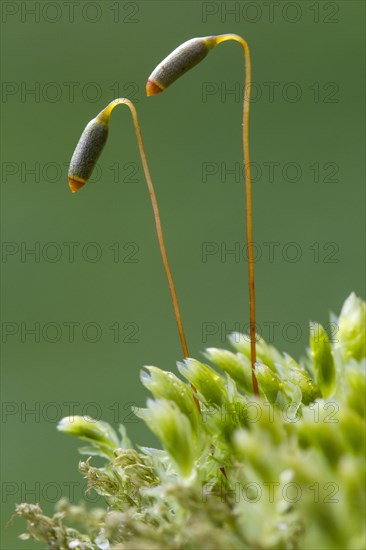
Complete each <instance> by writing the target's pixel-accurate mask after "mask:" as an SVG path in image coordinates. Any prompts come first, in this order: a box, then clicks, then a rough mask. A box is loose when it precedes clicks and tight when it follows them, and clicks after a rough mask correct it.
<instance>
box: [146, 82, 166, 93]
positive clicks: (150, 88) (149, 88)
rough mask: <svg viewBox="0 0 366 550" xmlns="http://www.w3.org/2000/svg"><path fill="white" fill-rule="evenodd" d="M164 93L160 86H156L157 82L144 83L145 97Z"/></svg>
mask: <svg viewBox="0 0 366 550" xmlns="http://www.w3.org/2000/svg"><path fill="white" fill-rule="evenodd" d="M163 91H164V88H163V87H162V86H161V84H158V83H157V82H154V81H153V80H148V81H147V82H146V95H147V96H151V95H156V94H160V93H161V92H163Z"/></svg>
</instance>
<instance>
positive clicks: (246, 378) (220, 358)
mask: <svg viewBox="0 0 366 550" xmlns="http://www.w3.org/2000/svg"><path fill="white" fill-rule="evenodd" d="M205 356H206V357H207V359H209V360H210V361H212V362H213V363H214V364H215V365H217V366H218V367H219V368H220V369H221V370H223V371H224V372H226V373H227V374H228V375H229V376H230V377H231V378H232V379H233V380H235V382H236V383H237V384H238V385H239V386H240V388H241V389H243V390H244V391H245V392H247V393H250V394H252V393H253V382H252V371H251V364H250V360H249V359H248V357H246V356H245V355H242V354H241V353H232V352H231V351H227V350H224V349H218V348H208V349H207V350H206V352H205Z"/></svg>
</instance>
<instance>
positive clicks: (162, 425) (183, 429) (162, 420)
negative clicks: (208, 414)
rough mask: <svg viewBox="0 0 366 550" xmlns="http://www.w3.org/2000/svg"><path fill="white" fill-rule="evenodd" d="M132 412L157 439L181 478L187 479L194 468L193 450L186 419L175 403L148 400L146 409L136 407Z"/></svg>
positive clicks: (191, 437) (191, 435)
mask: <svg viewBox="0 0 366 550" xmlns="http://www.w3.org/2000/svg"><path fill="white" fill-rule="evenodd" d="M134 412H135V414H136V415H137V416H138V417H139V418H142V420H144V422H145V423H146V424H147V426H148V427H149V428H150V430H151V431H152V432H153V433H154V434H155V435H156V436H157V437H158V438H159V440H160V441H161V443H162V444H163V446H164V448H165V449H166V450H167V452H168V453H169V455H170V456H171V458H172V460H173V461H174V463H175V465H176V467H177V469H178V472H179V473H180V474H181V475H182V477H189V476H190V475H191V473H192V470H193V466H194V460H195V449H194V448H193V447H194V443H193V440H194V437H193V433H192V428H191V423H190V421H189V419H188V417H187V416H186V415H185V414H183V413H182V412H181V411H180V410H179V408H178V407H177V405H176V404H175V403H173V402H172V401H167V400H166V399H155V400H153V399H148V401H147V408H146V409H139V408H137V407H136V408H134Z"/></svg>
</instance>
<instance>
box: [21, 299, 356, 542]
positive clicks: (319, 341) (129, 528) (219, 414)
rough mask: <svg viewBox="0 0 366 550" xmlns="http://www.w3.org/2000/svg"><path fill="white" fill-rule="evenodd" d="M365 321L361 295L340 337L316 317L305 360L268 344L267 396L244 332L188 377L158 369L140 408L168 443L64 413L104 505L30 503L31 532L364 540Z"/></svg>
mask: <svg viewBox="0 0 366 550" xmlns="http://www.w3.org/2000/svg"><path fill="white" fill-rule="evenodd" d="M333 321H334V319H333ZM365 321H366V304H365V303H364V302H363V301H362V300H361V299H359V298H357V297H356V296H355V295H354V294H351V295H350V296H349V298H348V299H347V300H346V302H345V304H344V306H343V308H342V311H341V314H340V316H339V318H338V319H337V320H336V322H337V325H338V327H339V331H338V332H337V341H334V342H331V341H329V339H328V337H327V335H326V333H325V331H324V329H323V328H322V327H321V325H316V324H315V323H312V324H311V325H310V329H311V330H310V347H309V349H308V351H307V355H306V357H305V359H303V360H302V361H299V362H297V361H295V360H294V359H293V358H292V357H290V356H289V355H287V354H282V353H280V352H279V351H277V350H276V348H274V347H273V346H271V345H269V344H267V343H266V342H265V341H264V340H259V341H258V342H259V343H258V350H257V351H258V362H257V363H256V367H255V368H256V375H257V379H258V384H259V387H260V395H261V397H259V398H258V397H257V396H255V395H254V394H253V389H252V385H251V383H250V382H251V364H250V345H248V342H247V340H246V339H245V338H244V337H241V336H240V335H238V334H233V335H232V337H231V338H230V340H231V344H232V346H233V348H234V349H233V350H232V351H228V350H223V349H216V348H210V349H208V350H206V352H205V357H206V359H207V360H208V361H209V362H210V363H211V364H212V365H213V366H210V365H208V364H204V363H202V362H201V361H198V360H194V359H186V360H185V361H184V362H183V363H179V364H178V368H179V371H180V373H181V375H182V378H183V379H181V378H178V377H177V376H175V375H174V374H173V373H169V372H164V371H162V370H160V369H159V368H157V367H147V368H146V369H145V370H144V371H143V372H142V373H141V381H142V383H143V384H144V386H146V387H147V388H148V389H149V391H150V392H151V394H152V397H151V398H150V399H148V401H147V405H146V407H145V408H136V409H135V411H134V412H135V414H136V415H137V416H139V417H140V418H142V419H143V420H144V421H145V422H146V424H147V425H148V426H149V428H150V429H151V430H152V431H153V432H154V434H155V435H156V436H157V437H158V439H159V440H160V442H161V447H162V448H161V449H152V448H147V447H143V446H137V447H133V446H132V444H131V442H130V440H129V439H128V437H127V435H126V430H125V428H124V427H123V426H120V428H119V432H118V433H117V432H115V430H114V429H113V428H112V427H111V426H109V425H108V424H106V423H104V422H100V421H98V422H97V421H94V420H92V419H90V418H83V417H73V418H70V417H68V418H64V419H63V420H61V422H60V423H59V425H58V429H59V430H60V431H61V432H64V433H66V434H70V435H74V436H77V437H78V438H80V439H82V440H83V441H86V442H87V444H88V446H87V447H82V448H81V449H79V450H80V453H81V454H83V455H85V456H86V457H88V458H87V459H86V460H82V461H81V462H80V463H79V470H80V473H81V474H82V475H83V476H84V477H85V478H86V480H87V483H88V488H89V490H90V491H96V492H97V493H98V494H99V495H101V496H102V497H103V498H104V500H105V503H106V506H105V508H104V509H102V508H95V509H91V510H87V509H86V508H85V506H84V505H83V504H80V505H78V506H75V505H74V504H72V503H70V502H68V501H67V500H65V499H63V500H61V501H60V502H59V503H58V505H57V506H56V510H55V514H54V515H53V516H52V517H47V516H45V515H44V514H43V512H42V509H41V508H40V506H39V505H38V504H19V505H18V506H17V509H16V513H17V515H18V516H19V517H21V518H23V519H25V520H26V523H27V531H26V533H24V534H23V535H21V538H23V539H25V538H33V539H35V540H38V541H42V542H43V543H44V544H45V547H46V548H50V549H51V548H60V549H69V548H70V549H71V548H73V549H80V550H86V549H104V550H105V549H110V550H117V549H120V550H137V549H138V550H145V549H146V550H161V549H164V550H168V549H169V550H183V549H184V550H193V549H196V550H198V549H202V550H206V549H219V550H229V549H235V550H242V549H252V548H257V549H263V550H265V549H268V550H269V549H271V550H272V549H273V550H278V549H290V550H291V549H300V550H301V549H302V550H310V549H314V550H315V549H316V550H318V549H324V550H325V549H327V550H328V549H341V548H342V549H349V550H359V549H361V548H364V547H365V542H366V541H365V491H364V486H365V473H366V472H365V470H366V469H365V415H366V403H365V394H366V359H365V342H366V334H365ZM187 382H189V383H193V384H194V385H195V386H196V388H197V396H198V399H199V401H200V407H201V414H200V413H199V412H198V410H197V408H196V406H195V404H194V400H193V397H192V392H191V391H190V387H189V384H188V383H187ZM213 449H214V450H213ZM94 455H99V456H100V457H102V458H103V459H104V465H103V466H102V467H96V466H94V465H93V461H92V459H91V458H90V457H91V456H94ZM218 465H224V468H225V476H224V475H223V474H222V472H221V471H220V469H219V468H218ZM76 526H77V528H76Z"/></svg>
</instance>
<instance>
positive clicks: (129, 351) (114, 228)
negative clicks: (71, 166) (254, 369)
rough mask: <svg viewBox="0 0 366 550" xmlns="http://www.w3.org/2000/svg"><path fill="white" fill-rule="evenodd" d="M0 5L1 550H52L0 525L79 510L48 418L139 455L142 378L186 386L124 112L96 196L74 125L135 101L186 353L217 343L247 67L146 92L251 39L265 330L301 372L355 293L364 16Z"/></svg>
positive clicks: (229, 5)
mask: <svg viewBox="0 0 366 550" xmlns="http://www.w3.org/2000/svg"><path fill="white" fill-rule="evenodd" d="M1 7H2V36H1V39H2V103H1V107H2V122H3V127H2V188H1V189H2V200H1V207H2V223H3V227H2V241H3V244H2V272H3V285H2V292H3V295H2V304H3V306H2V341H3V344H2V348H3V355H2V392H3V393H2V399H3V410H2V413H3V414H2V424H1V427H2V438H3V439H2V442H3V445H2V454H3V460H2V505H3V516H2V517H3V521H2V526H3V527H2V540H3V542H2V545H1V548H4V549H18V548H27V547H29V548H31V547H32V548H42V545H39V546H37V545H36V544H34V543H32V542H25V543H21V542H20V541H19V540H17V538H16V536H17V534H19V533H20V532H21V531H22V528H23V525H22V524H21V522H19V521H15V522H13V523H12V524H11V525H9V526H8V527H7V528H5V527H4V525H5V524H6V522H7V521H8V520H9V517H10V516H11V514H12V511H13V509H14V503H16V502H20V501H22V500H28V501H31V502H35V501H39V502H40V503H41V505H42V506H43V507H44V509H45V510H46V511H47V512H48V513H49V512H51V511H52V509H53V501H55V500H57V498H59V497H60V496H61V493H62V494H64V495H66V496H71V497H72V498H73V499H74V500H75V502H77V501H79V500H80V498H81V497H82V493H83V490H84V483H83V480H82V479H81V476H80V475H79V474H78V471H77V464H78V460H79V457H78V454H77V446H78V445H77V442H76V441H74V440H73V439H72V438H67V437H66V436H64V435H61V434H58V433H57V432H56V429H55V425H56V422H57V420H59V419H60V418H61V417H62V416H66V415H68V414H70V412H71V413H74V414H90V415H92V416H98V417H102V418H103V419H104V420H107V421H109V422H111V423H112V424H113V425H117V423H118V422H119V421H120V422H124V423H125V424H126V426H127V429H128V431H129V434H130V436H131V437H132V438H133V440H134V441H135V442H136V443H139V444H154V438H153V437H152V436H151V435H150V433H149V432H148V430H147V429H146V428H145V427H144V426H143V425H142V424H141V422H140V421H134V419H133V417H132V415H131V414H130V405H131V404H139V405H143V404H144V401H145V398H146V392H145V391H144V389H143V388H142V386H141V383H140V381H139V370H140V368H141V367H142V366H143V365H156V366H160V367H162V368H164V369H169V370H173V371H176V366H175V364H176V361H177V360H180V359H181V357H182V352H181V349H180V344H179V339H178V336H177V331H176V326H175V321H174V316H173V310H172V306H171V303H170V299H169V292H168V288H167V283H166V280H165V276H164V272H163V268H162V265H161V262H160V255H159V249H158V246H157V240H156V235H155V232H154V221H153V217H152V211H151V205H150V202H149V197H148V193H147V190H146V185H145V181H144V178H143V174H142V170H141V166H140V160H139V157H138V152H137V147H136V141H135V135H134V130H133V126H132V123H131V117H130V114H129V112H128V110H127V109H125V108H123V107H122V108H119V109H118V110H116V111H115V112H114V113H113V117H112V123H111V131H110V136H109V141H108V144H107V146H106V148H105V150H104V154H103V156H102V158H101V159H100V162H99V169H98V173H97V174H96V177H95V178H94V180H96V181H94V182H92V183H90V184H88V186H87V187H85V188H84V189H83V190H82V191H81V192H80V193H78V194H76V195H71V193H70V190H69V188H68V185H67V163H68V161H69V159H70V157H71V154H72V151H73V148H74V146H75V145H76V142H77V140H78V138H79V136H80V133H81V131H82V129H83V128H84V126H85V124H86V123H87V122H88V121H89V120H90V119H91V118H93V117H94V116H95V115H96V114H97V113H98V112H99V111H100V110H101V109H102V108H103V107H104V106H105V105H106V104H107V103H108V102H109V101H111V100H112V99H113V98H115V97H117V96H127V97H130V98H131V99H133V100H135V101H136V107H137V109H138V112H139V115H140V119H141V126H142V131H143V135H144V140H145V145H146V149H147V154H148V158H149V162H150V167H151V171H152V176H153V180H154V182H155V186H156V191H157V195H158V200H159V204H160V209H161V216H162V222H163V227H164V229H165V238H166V244H167V248H168V254H169V257H170V262H171V266H172V270H173V274H174V276H175V281H176V286H177V291H178V295H179V299H180V302H181V307H182V313H183V317H184V324H185V328H186V333H187V339H188V345H189V349H190V354H191V355H192V356H194V357H198V358H199V357H200V353H201V352H202V350H203V349H204V348H205V347H207V346H224V345H226V344H225V343H224V342H225V337H226V333H229V332H230V331H232V330H237V329H239V328H244V330H246V327H247V324H248V296H247V294H248V292H247V265H246V261H245V226H244V223H245V200H244V192H243V183H242V179H241V177H240V173H239V172H240V162H241V112H242V104H241V97H240V94H241V91H242V87H243V74H244V73H243V69H244V64H243V56H242V51H241V49H240V46H239V45H238V44H235V43H234V42H229V43H225V44H224V45H222V46H220V47H219V48H217V49H216V50H215V51H214V52H212V53H210V55H209V56H208V58H207V59H206V60H205V61H204V62H203V63H202V64H201V65H200V66H199V67H198V68H195V69H194V70H192V71H191V72H190V73H189V74H187V75H186V76H185V77H184V78H183V79H182V80H180V81H179V82H177V83H176V84H175V85H173V86H172V87H171V88H170V89H169V90H168V91H166V92H165V93H164V94H161V95H158V96H156V97H153V98H146V97H145V96H144V86H145V81H146V79H147V77H148V75H149V74H150V72H151V71H152V69H153V68H154V67H155V65H156V64H157V63H158V62H159V61H160V60H161V59H162V58H163V57H165V56H166V55H167V54H168V53H169V52H170V51H171V50H172V49H174V48H175V47H176V46H178V45H179V44H180V43H181V42H183V41H185V40H187V39H189V38H191V37H195V36H202V35H210V34H221V33H225V32H234V33H238V34H241V35H242V36H244V37H245V38H246V40H247V41H248V43H249V45H250V47H251V54H252V64H253V81H254V85H253V103H252V111H251V127H250V136H251V143H250V146H251V155H252V162H253V175H254V176H255V181H254V184H253V201H254V240H255V242H256V246H257V253H258V255H259V256H258V261H257V263H256V290H257V317H258V324H259V327H260V331H261V333H262V335H263V336H264V338H266V339H267V340H270V341H274V343H275V344H276V346H278V348H279V349H281V350H286V351H287V352H288V353H290V354H291V355H293V356H295V357H300V356H301V355H302V354H303V353H304V350H305V347H306V345H307V341H308V321H309V320H318V321H320V322H323V323H326V322H327V320H328V316H329V312H330V311H331V310H333V311H334V312H335V313H338V312H339V310H340V307H341V305H342V303H343V301H344V299H345V298H346V297H347V296H348V294H349V293H350V292H351V291H355V292H356V293H358V294H359V295H361V296H362V297H364V283H365V278H364V217H365V205H364V172H363V170H364V168H363V167H364V146H365V143H364V91H365V90H364V75H363V66H364V59H363V50H364V39H365V29H364V11H365V9H364V7H365V5H364V3H363V2H360V1H347V2H343V1H340V2H339V1H338V2H323V1H321V2H307V1H297V2H194V1H188V2H180V1H174V2H164V1H163V2H159V1H146V2H145V1H133V2H123V1H102V2H85V1H83V2H69V3H66V2H62V1H58V2H48V1H45V2H32V1H28V2H5V1H4V2H2V6H1ZM32 90H33V91H32ZM230 91H231V92H232V93H230ZM32 249H33V250H35V253H34V254H31V253H27V251H29V250H32ZM230 250H235V251H236V252H235V254H230V253H228V252H229V251H230ZM72 251H73V252H72ZM243 256H244V257H243ZM30 329H35V333H33V334H32V333H31V332H27V331H29V330H30ZM32 410H33V411H35V412H33V413H31V412H30V411H32ZM89 500H90V501H92V500H95V499H94V496H91V497H90V498H89Z"/></svg>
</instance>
